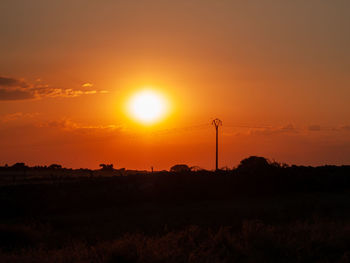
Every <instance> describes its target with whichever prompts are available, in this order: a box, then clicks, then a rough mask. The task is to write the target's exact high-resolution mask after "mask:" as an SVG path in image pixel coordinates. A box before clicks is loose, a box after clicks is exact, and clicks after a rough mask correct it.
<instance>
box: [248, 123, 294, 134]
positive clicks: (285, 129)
mask: <svg viewBox="0 0 350 263" xmlns="http://www.w3.org/2000/svg"><path fill="white" fill-rule="evenodd" d="M297 132H298V131H297V129H296V128H295V126H294V125H293V124H287V125H283V126H279V127H266V128H250V130H249V132H248V134H250V135H273V134H286V133H297Z"/></svg>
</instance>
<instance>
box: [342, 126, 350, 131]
mask: <svg viewBox="0 0 350 263" xmlns="http://www.w3.org/2000/svg"><path fill="white" fill-rule="evenodd" d="M340 129H341V130H343V131H350V125H344V126H341V127H340Z"/></svg>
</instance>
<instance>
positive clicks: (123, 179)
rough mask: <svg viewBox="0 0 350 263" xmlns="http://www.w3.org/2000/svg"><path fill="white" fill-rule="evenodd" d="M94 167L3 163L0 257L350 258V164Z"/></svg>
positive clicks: (261, 161) (256, 161)
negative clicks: (214, 168)
mask: <svg viewBox="0 0 350 263" xmlns="http://www.w3.org/2000/svg"><path fill="white" fill-rule="evenodd" d="M101 167H102V169H97V170H89V169H77V170H73V169H66V168H62V166H60V165H57V164H54V165H50V166H48V167H27V166H26V165H25V164H16V165H13V166H7V167H1V168H0V206H1V209H2V212H1V215H0V262H23V263H26V262H349V258H350V249H349V245H348V244H349V243H350V232H349V231H350V209H349V208H350V166H321V167H306V166H295V165H292V166H288V165H286V164H279V163H277V162H270V161H268V160H266V159H265V158H263V157H256V156H253V157H249V158H247V159H244V160H242V161H241V163H240V164H239V165H238V167H237V168H236V169H231V170H230V169H226V170H219V171H217V172H213V171H206V170H202V169H190V167H189V166H187V165H185V166H181V165H180V166H173V167H172V169H170V171H169V172H167V171H162V172H155V171H154V172H153V173H151V172H144V171H143V172H139V171H128V170H125V169H114V168H113V166H109V168H107V169H103V168H104V167H106V166H101ZM174 167H175V168H176V167H178V168H179V169H177V168H176V169H173V168H174ZM180 168H181V169H180ZM182 168H185V169H182ZM23 171H25V173H24V172H23ZM14 175H16V176H15V177H16V178H15V179H14Z"/></svg>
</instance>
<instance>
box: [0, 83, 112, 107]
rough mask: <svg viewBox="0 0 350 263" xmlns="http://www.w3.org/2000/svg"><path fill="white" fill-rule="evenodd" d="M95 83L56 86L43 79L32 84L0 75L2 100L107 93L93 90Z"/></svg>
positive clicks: (0, 98) (0, 99)
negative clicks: (70, 86) (79, 86)
mask: <svg viewBox="0 0 350 263" xmlns="http://www.w3.org/2000/svg"><path fill="white" fill-rule="evenodd" d="M92 87H93V84H91V83H85V84H83V85H82V88H83V89H80V88H79V89H71V88H60V87H54V86H51V85H48V84H43V83H42V82H41V80H40V79H39V80H37V81H36V82H35V83H33V84H30V83H27V82H25V81H24V80H20V79H15V78H8V77H0V101H11V100H28V99H41V98H55V97H78V96H81V95H91V94H98V93H101V94H105V93H108V91H106V90H96V89H94V90H92V89H91V88H92Z"/></svg>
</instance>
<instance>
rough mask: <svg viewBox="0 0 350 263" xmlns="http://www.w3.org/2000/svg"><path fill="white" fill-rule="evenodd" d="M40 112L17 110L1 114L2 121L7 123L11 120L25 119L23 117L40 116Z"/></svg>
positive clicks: (0, 119)
mask: <svg viewBox="0 0 350 263" xmlns="http://www.w3.org/2000/svg"><path fill="white" fill-rule="evenodd" d="M38 115H39V113H23V112H15V113H9V114H5V115H1V116H0V122H3V123H6V122H11V121H17V120H23V119H26V120H28V119H34V118H35V117H36V116H38Z"/></svg>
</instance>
